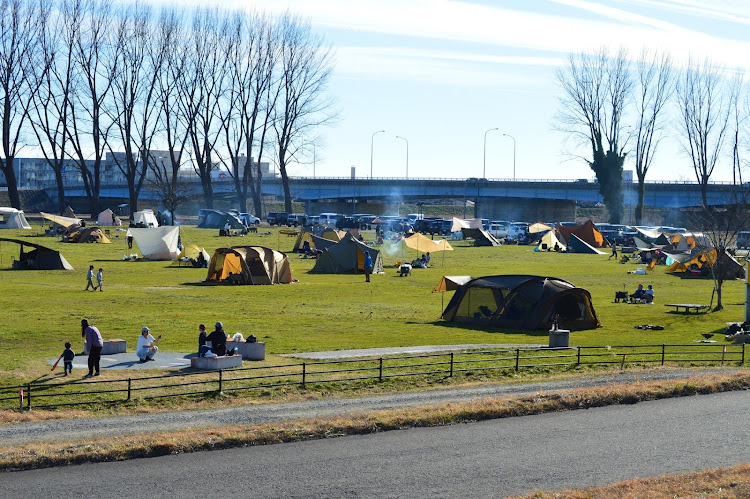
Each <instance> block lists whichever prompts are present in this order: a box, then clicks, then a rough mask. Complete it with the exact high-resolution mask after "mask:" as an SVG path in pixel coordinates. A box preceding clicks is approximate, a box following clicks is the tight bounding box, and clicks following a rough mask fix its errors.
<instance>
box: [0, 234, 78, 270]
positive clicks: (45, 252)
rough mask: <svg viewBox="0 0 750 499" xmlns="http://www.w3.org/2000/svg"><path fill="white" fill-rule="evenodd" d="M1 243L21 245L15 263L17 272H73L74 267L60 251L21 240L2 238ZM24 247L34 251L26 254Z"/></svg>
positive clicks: (14, 266)
mask: <svg viewBox="0 0 750 499" xmlns="http://www.w3.org/2000/svg"><path fill="white" fill-rule="evenodd" d="M0 241H7V242H10V243H16V244H18V245H20V247H21V252H20V254H19V257H18V260H16V261H15V262H13V268H14V269H16V270H73V266H72V265H70V264H69V263H68V261H67V260H66V259H65V257H64V256H62V254H61V253H60V252H59V251H55V250H53V249H50V248H47V247H45V246H41V245H39V244H34V243H29V242H26V241H21V240H20V239H5V238H0ZM24 247H29V248H32V249H31V250H30V251H26V252H24Z"/></svg>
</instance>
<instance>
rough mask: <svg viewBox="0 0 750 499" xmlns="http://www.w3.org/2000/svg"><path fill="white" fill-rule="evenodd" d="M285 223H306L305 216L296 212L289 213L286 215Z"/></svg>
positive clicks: (296, 224)
mask: <svg viewBox="0 0 750 499" xmlns="http://www.w3.org/2000/svg"><path fill="white" fill-rule="evenodd" d="M286 225H288V226H290V227H299V226H300V225H307V217H306V216H305V215H300V214H298V213H290V214H289V215H288V216H287V217H286Z"/></svg>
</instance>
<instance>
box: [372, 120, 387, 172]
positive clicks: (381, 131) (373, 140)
mask: <svg viewBox="0 0 750 499" xmlns="http://www.w3.org/2000/svg"><path fill="white" fill-rule="evenodd" d="M379 133H385V130H378V131H377V132H373V134H372V137H370V178H372V151H373V149H374V147H375V136H376V135H377V134H379Z"/></svg>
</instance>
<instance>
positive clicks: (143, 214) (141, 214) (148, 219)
mask: <svg viewBox="0 0 750 499" xmlns="http://www.w3.org/2000/svg"><path fill="white" fill-rule="evenodd" d="M133 223H134V224H135V225H142V226H143V227H158V226H159V222H158V221H157V220H156V215H154V212H153V211H152V210H141V211H136V212H135V213H133Z"/></svg>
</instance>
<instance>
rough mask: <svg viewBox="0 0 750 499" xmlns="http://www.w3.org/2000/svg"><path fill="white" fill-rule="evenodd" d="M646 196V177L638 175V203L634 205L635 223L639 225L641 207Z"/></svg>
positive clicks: (641, 220) (641, 216)
mask: <svg viewBox="0 0 750 499" xmlns="http://www.w3.org/2000/svg"><path fill="white" fill-rule="evenodd" d="M645 198H646V179H645V178H641V176H640V175H639V176H638V204H636V205H635V224H636V225H641V224H642V222H643V209H644V206H645Z"/></svg>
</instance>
